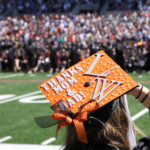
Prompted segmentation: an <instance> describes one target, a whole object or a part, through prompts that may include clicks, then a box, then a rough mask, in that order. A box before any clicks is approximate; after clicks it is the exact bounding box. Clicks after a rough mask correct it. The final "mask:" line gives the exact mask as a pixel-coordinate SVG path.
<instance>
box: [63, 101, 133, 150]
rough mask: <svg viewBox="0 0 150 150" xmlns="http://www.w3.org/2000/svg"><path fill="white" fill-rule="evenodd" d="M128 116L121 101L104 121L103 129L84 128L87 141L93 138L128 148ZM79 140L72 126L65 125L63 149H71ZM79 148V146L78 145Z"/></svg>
mask: <svg viewBox="0 0 150 150" xmlns="http://www.w3.org/2000/svg"><path fill="white" fill-rule="evenodd" d="M128 127H129V123H128V118H127V116H126V113H125V109H124V105H123V102H121V104H120V106H119V107H118V108H117V111H116V112H115V113H114V115H113V116H111V117H110V119H109V120H108V121H107V122H106V124H105V126H104V127H103V129H98V128H86V134H87V138H88V141H89V140H90V139H94V140H96V141H98V142H101V143H106V144H112V145H114V146H117V147H118V148H120V149H121V150H130V145H129V141H128ZM77 145H79V141H78V139H77V134H76V130H75V127H74V126H68V127H67V137H66V144H65V150H72V149H74V147H76V148H77ZM78 149H81V147H78Z"/></svg>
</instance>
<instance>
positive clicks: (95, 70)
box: [39, 51, 138, 113]
mask: <svg viewBox="0 0 150 150" xmlns="http://www.w3.org/2000/svg"><path fill="white" fill-rule="evenodd" d="M137 85H138V83H137V82H135V81H134V80H133V79H132V78H131V77H130V76H129V75H128V74H127V73H126V72H125V71H124V70H123V69H122V68H121V67H120V66H119V65H118V64H116V63H115V62H114V61H113V60H112V59H111V58H110V57H109V56H108V55H107V54H106V53H105V52H104V51H99V52H98V53H96V54H94V55H92V56H90V57H89V58H86V59H84V60H83V61H80V62H79V63H77V64H75V65H74V66H72V67H70V68H68V69H66V70H65V71H63V72H61V73H59V74H57V75H56V76H54V77H52V78H50V79H49V80H47V81H45V82H44V83H42V84H40V85H39V88H40V90H41V91H42V92H43V93H44V95H45V96H46V97H47V99H48V100H49V101H50V103H51V104H52V105H53V107H54V108H55V109H56V110H60V109H63V108H64V107H67V109H69V110H70V111H71V112H73V113H78V111H80V107H81V106H82V105H84V104H85V103H87V102H88V101H90V100H95V101H96V102H97V103H98V104H99V107H102V106H103V105H106V104H107V103H109V102H110V101H112V100H114V99H116V98H118V97H120V96H121V95H123V94H125V93H126V92H128V91H130V90H131V89H133V88H134V87H136V86H137ZM59 103H60V104H59ZM93 104H94V102H93ZM93 104H92V103H90V104H87V105H86V107H85V108H84V109H83V110H82V111H86V109H88V108H90V107H92V105H93Z"/></svg>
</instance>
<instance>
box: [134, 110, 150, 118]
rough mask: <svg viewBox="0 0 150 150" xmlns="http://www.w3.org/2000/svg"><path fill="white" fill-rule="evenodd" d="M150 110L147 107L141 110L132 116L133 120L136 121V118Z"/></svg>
mask: <svg viewBox="0 0 150 150" xmlns="http://www.w3.org/2000/svg"><path fill="white" fill-rule="evenodd" d="M148 111H149V110H148V109H147V108H145V109H143V110H142V111H140V112H139V113H137V114H136V115H134V116H133V117H132V121H135V120H136V119H138V118H140V117H141V116H143V115H144V114H146V113H147V112H148Z"/></svg>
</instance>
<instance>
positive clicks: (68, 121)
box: [66, 117, 73, 125]
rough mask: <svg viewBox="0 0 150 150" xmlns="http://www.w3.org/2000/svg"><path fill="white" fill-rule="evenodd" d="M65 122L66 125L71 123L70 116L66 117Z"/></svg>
mask: <svg viewBox="0 0 150 150" xmlns="http://www.w3.org/2000/svg"><path fill="white" fill-rule="evenodd" d="M66 123H67V124H68V125H72V124H73V120H72V118H70V117H66Z"/></svg>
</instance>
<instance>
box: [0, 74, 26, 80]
mask: <svg viewBox="0 0 150 150" xmlns="http://www.w3.org/2000/svg"><path fill="white" fill-rule="evenodd" d="M19 76H24V73H17V74H11V75H7V76H1V77H0V79H6V78H12V77H19Z"/></svg>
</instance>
